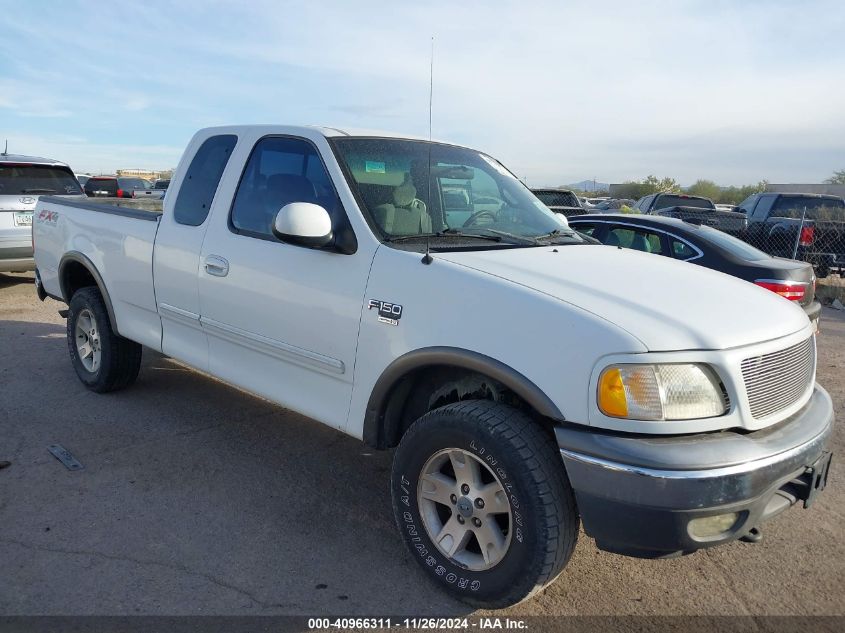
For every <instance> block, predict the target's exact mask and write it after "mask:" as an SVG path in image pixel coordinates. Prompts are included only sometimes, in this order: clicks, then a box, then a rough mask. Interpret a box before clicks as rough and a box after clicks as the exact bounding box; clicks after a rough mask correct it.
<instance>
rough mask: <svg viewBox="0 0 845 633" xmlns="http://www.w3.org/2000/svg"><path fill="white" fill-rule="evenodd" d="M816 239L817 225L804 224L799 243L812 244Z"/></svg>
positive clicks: (803, 244)
mask: <svg viewBox="0 0 845 633" xmlns="http://www.w3.org/2000/svg"><path fill="white" fill-rule="evenodd" d="M814 239H816V227H814V226H802V227H801V236H800V237H799V238H798V243H799V244H800V245H801V246H810V245H811V244H812V243H813V240H814Z"/></svg>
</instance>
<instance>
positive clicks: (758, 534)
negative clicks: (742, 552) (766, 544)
mask: <svg viewBox="0 0 845 633" xmlns="http://www.w3.org/2000/svg"><path fill="white" fill-rule="evenodd" d="M739 540H740V541H742V542H743V543H759V542H760V541H762V540H763V528H759V527H753V528H751V529H750V530H748V532H747V533H746V535H745V536H743V537H742V538H740V539H739Z"/></svg>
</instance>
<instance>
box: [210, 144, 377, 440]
mask: <svg viewBox="0 0 845 633" xmlns="http://www.w3.org/2000/svg"><path fill="white" fill-rule="evenodd" d="M315 142H316V141H315ZM327 151H328V150H327ZM291 202H310V203H314V204H319V205H320V206H322V207H324V208H325V209H326V210H327V211H328V212H329V214H330V215H331V217H332V226H333V229H334V232H335V233H336V234H337V232H338V231H339V230H342V228H343V227H348V220H347V217H346V212H345V211H344V208H343V205H342V203H341V201H340V199H339V198H338V195H337V192H336V190H335V187H334V184H333V183H332V180H331V178H330V176H329V174H328V172H327V171H326V167H325V165H324V163H323V160H322V158H321V155H320V152H319V151H318V149H317V147H316V146H315V144H314V142H312V141H311V140H308V139H304V138H299V137H292V136H265V137H263V138H260V139H258V140H257V142H256V144H255V146H254V148H253V149H252V152H251V154H250V156H249V158H248V160H247V161H246V167H245V168H244V171H243V174H242V175H241V179H240V182H239V183H238V185H237V190H236V191H235V194H234V199H233V202H232V205H231V209H229V210H228V213H224V212H223V209H219V210H218V209H215V212H214V215H215V217H214V220H213V222H212V223H211V225H210V226H209V229H208V233H207V234H206V237H205V242H204V243H203V248H202V262H201V263H202V266H201V269H200V275H199V292H200V313H201V315H202V316H201V321H202V325H203V329H204V331H205V332H206V333H207V335H208V344H209V371H210V372H211V373H212V374H214V375H216V376H218V377H220V378H222V379H223V380H225V381H227V382H231V383H233V384H236V385H239V386H241V387H243V388H245V389H248V390H250V391H252V392H254V393H257V394H259V395H261V396H264V397H266V398H268V399H270V400H273V401H275V402H278V403H280V404H283V405H284V406H286V407H288V408H291V409H293V410H295V411H299V412H300V413H303V414H305V415H308V416H310V417H313V418H315V419H318V420H320V421H322V422H324V423H326V424H329V425H331V426H334V427H336V428H343V427H344V426H345V424H346V416H347V413H348V407H349V402H350V398H351V394H352V372H353V369H354V362H355V351H356V344H357V339H358V326H359V322H360V317H361V306H362V303H363V298H364V291H365V287H366V283H367V277H368V274H369V268H370V264H371V262H372V257H373V253H374V248H375V247H374V246H372V245H368V246H358V250H357V252H355V253H353V254H341V253H339V252H337V251H334V250H319V249H310V248H306V247H302V246H296V245H292V244H286V243H283V242H281V241H279V240H278V239H277V238H276V237H275V236H274V235H273V233H272V231H271V225H272V223H273V221H274V218H275V215H276V213H277V212H278V211H279V209H281V207H283V206H284V205H286V204H289V203H291ZM348 230H350V231H351V229H348Z"/></svg>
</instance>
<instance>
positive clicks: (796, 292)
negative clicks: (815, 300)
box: [754, 279, 807, 301]
mask: <svg viewBox="0 0 845 633" xmlns="http://www.w3.org/2000/svg"><path fill="white" fill-rule="evenodd" d="M754 283H755V284H756V285H758V286H760V287H761V288H765V289H766V290H771V291H772V292H774V293H775V294H779V295H780V296H781V297H783V298H784V299H789V300H790V301H801V299H803V298H804V295H805V294H806V293H807V285H806V284H802V283H798V282H790V281H766V280H762V279H758V280H757V281H755V282H754Z"/></svg>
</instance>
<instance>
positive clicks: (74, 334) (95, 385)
mask: <svg viewBox="0 0 845 633" xmlns="http://www.w3.org/2000/svg"><path fill="white" fill-rule="evenodd" d="M67 346H68V351H69V352H70V361H71V364H73V369H74V370H75V371H76V375H77V376H78V377H79V380H81V381H82V384H84V385H85V386H86V387H87V388H88V389H90V390H91V391H96V392H97V393H106V392H108V391H117V390H118V389H123V388H124V387H128V386H129V385H131V384H132V383H133V382H135V379H136V378H137V377H138V370H139V369H140V368H141V346H140V345H139V344H138V343H136V342H134V341H130V340H129V339H126V338H123V337H122V336H119V335H118V334H117V333H115V331H114V330H113V329H112V325H111V320H110V319H109V313H108V310H107V309H106V304H105V302H104V301H103V297H102V295H101V294H100V291H99V290H98V289H97V288H95V287H93V286H92V287H87V288H81V289H79V290H77V291H76V292H75V293H74V295H73V297H72V298H71V300H70V304H69V305H68V315H67Z"/></svg>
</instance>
